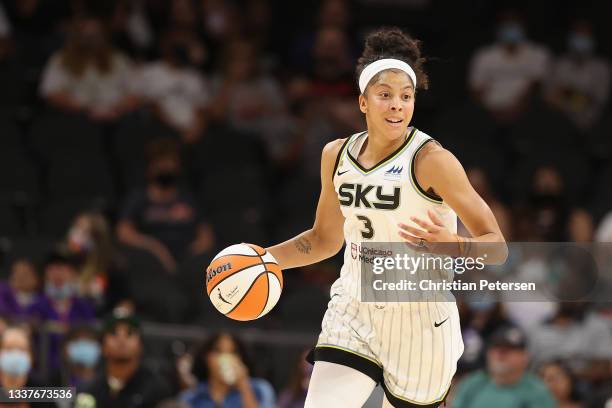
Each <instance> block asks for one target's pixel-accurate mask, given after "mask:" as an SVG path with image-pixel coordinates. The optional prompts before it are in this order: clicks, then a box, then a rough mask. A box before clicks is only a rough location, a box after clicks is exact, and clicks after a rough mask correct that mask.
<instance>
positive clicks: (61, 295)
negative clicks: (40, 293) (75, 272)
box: [45, 282, 76, 300]
mask: <svg viewBox="0 0 612 408" xmlns="http://www.w3.org/2000/svg"><path fill="white" fill-rule="evenodd" d="M45 293H46V294H47V296H49V297H50V298H51V299H53V300H64V299H68V298H70V297H72V296H74V295H75V293H76V287H75V285H74V284H73V283H69V282H68V283H64V285H62V286H60V287H57V286H55V285H54V284H53V283H50V282H48V283H47V284H45Z"/></svg>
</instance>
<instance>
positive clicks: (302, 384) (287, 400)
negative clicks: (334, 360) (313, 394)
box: [278, 350, 313, 408]
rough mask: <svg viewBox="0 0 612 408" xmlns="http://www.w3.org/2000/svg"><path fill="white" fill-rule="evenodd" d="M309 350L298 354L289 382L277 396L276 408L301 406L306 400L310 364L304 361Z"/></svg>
mask: <svg viewBox="0 0 612 408" xmlns="http://www.w3.org/2000/svg"><path fill="white" fill-rule="evenodd" d="M308 351H309V350H306V351H305V352H303V353H301V354H300V357H299V359H298V361H297V363H296V364H295V366H294V368H293V373H292V374H291V378H290V379H289V384H288V385H287V387H286V388H285V390H284V391H283V392H281V394H280V396H279V397H278V408H301V407H303V406H304V403H305V402H306V392H307V391H308V383H309V382H310V376H311V375H312V367H313V366H312V364H310V363H309V362H307V361H306V355H307V354H308Z"/></svg>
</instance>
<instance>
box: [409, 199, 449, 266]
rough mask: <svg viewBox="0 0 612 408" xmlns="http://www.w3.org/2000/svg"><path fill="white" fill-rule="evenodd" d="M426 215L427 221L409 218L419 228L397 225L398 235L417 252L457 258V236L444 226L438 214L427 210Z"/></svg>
mask: <svg viewBox="0 0 612 408" xmlns="http://www.w3.org/2000/svg"><path fill="white" fill-rule="evenodd" d="M427 215H429V221H428V220H423V219H421V218H417V217H410V220H411V221H412V222H414V223H415V224H417V225H418V226H419V227H421V228H415V227H412V226H410V225H407V224H404V223H401V222H400V223H398V227H399V229H400V230H399V231H398V234H399V235H400V236H401V237H402V238H404V239H405V240H406V243H407V244H408V245H410V247H411V248H413V249H415V250H417V251H422V252H428V253H437V254H445V255H451V256H457V255H458V247H457V246H456V242H457V236H456V235H455V234H453V233H452V232H450V231H449V230H448V229H447V228H446V227H445V226H444V223H443V222H442V220H441V219H440V217H439V216H438V214H436V213H435V212H434V211H433V210H427Z"/></svg>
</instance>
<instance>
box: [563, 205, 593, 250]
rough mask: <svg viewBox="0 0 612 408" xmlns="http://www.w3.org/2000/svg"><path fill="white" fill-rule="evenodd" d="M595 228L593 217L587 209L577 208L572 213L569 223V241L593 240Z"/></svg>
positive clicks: (583, 241)
mask: <svg viewBox="0 0 612 408" xmlns="http://www.w3.org/2000/svg"><path fill="white" fill-rule="evenodd" d="M594 229H595V226H594V225H593V217H592V216H591V214H589V213H588V212H587V211H585V210H583V209H581V208H577V209H574V210H573V211H572V212H571V213H570V215H569V221H568V225H567V233H568V240H569V241H571V242H582V243H585V242H593V235H594Z"/></svg>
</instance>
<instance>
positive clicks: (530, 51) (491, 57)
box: [469, 12, 549, 123]
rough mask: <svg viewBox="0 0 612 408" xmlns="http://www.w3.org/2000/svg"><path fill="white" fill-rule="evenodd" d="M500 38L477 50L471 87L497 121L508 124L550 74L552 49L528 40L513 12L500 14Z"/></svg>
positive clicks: (470, 80) (470, 81)
mask: <svg viewBox="0 0 612 408" xmlns="http://www.w3.org/2000/svg"><path fill="white" fill-rule="evenodd" d="M497 41H498V42H497V43H496V44H493V45H490V46H488V47H485V48H482V49H480V50H478V51H477V52H476V54H475V56H474V57H473V59H472V62H471V67H470V72H469V86H470V89H471V91H472V93H473V94H474V97H475V98H476V100H477V101H478V102H479V103H480V104H482V105H483V106H484V107H485V108H486V109H487V110H489V111H490V112H491V113H492V114H493V116H494V118H495V119H496V120H498V121H499V122H503V123H507V122H510V121H512V120H514V119H515V118H517V117H518V116H519V115H520V114H521V113H522V112H523V111H524V110H525V109H526V108H527V107H528V106H529V103H528V102H529V99H530V97H531V96H532V95H533V94H534V91H535V87H536V85H537V84H539V83H541V82H542V80H543V79H544V78H545V76H546V75H547V73H548V65H549V52H548V51H547V50H546V49H544V48H543V47H541V46H539V45H535V44H533V43H531V42H529V41H527V39H526V35H525V27H524V26H523V22H522V21H521V19H520V18H519V17H518V16H517V15H516V14H514V13H510V12H506V13H504V14H502V15H501V17H500V20H499V24H498V27H497Z"/></svg>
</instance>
